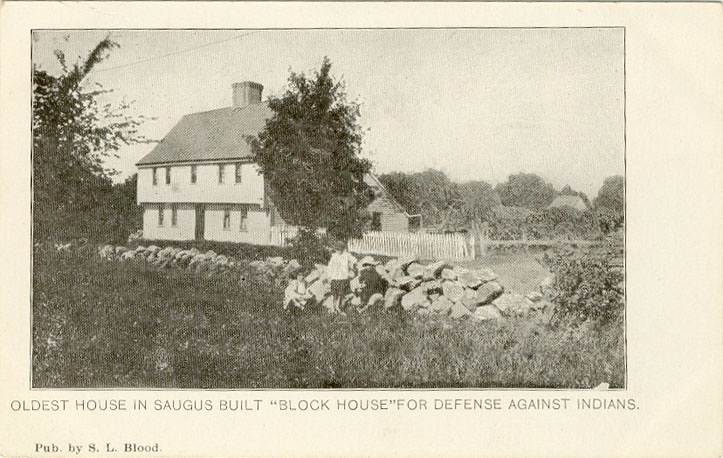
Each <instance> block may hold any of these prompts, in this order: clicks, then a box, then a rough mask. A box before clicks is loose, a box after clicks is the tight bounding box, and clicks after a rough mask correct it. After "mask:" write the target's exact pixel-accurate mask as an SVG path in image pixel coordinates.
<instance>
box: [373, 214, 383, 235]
mask: <svg viewBox="0 0 723 458" xmlns="http://www.w3.org/2000/svg"><path fill="white" fill-rule="evenodd" d="M371 230H372V231H381V230H382V214H381V212H372V224H371Z"/></svg>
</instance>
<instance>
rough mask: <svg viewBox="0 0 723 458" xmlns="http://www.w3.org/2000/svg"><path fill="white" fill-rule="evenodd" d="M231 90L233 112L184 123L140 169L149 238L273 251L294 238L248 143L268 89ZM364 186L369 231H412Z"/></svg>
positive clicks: (381, 194) (392, 205)
mask: <svg viewBox="0 0 723 458" xmlns="http://www.w3.org/2000/svg"><path fill="white" fill-rule="evenodd" d="M232 88H233V98H232V100H233V104H232V106H230V107H227V108H219V109H217V110H211V111H204V112H200V113H192V114H188V115H186V116H184V117H183V118H181V120H180V121H179V122H178V124H176V125H175V126H174V127H173V129H171V131H170V132H169V133H168V134H167V135H166V136H165V138H163V140H161V142H160V143H158V144H157V145H156V146H155V148H153V150H152V151H151V152H150V153H148V154H147V155H146V156H144V157H143V158H142V159H141V160H140V161H138V163H137V164H136V166H137V167H138V189H137V198H138V204H139V205H141V206H142V207H143V237H144V238H145V239H153V240H193V239H196V240H213V241H227V242H246V243H254V244H269V243H272V244H273V243H274V240H276V239H274V236H273V234H275V233H276V234H278V233H279V230H282V233H285V230H286V229H289V231H290V232H293V229H294V228H289V227H288V226H286V225H285V223H284V221H282V220H281V218H280V217H279V215H278V213H277V211H276V210H275V208H274V206H273V203H272V202H271V201H270V200H269V198H268V196H267V194H266V192H265V186H264V177H263V176H262V175H260V174H259V172H258V167H257V165H256V164H255V163H254V162H253V160H252V152H251V148H250V146H249V144H248V143H247V141H246V137H247V136H252V135H256V134H257V133H258V132H259V131H261V129H263V128H264V126H265V121H266V119H268V118H270V117H271V116H272V112H271V110H270V109H269V107H268V106H267V104H266V103H265V102H262V100H261V93H262V91H263V86H262V85H261V84H259V83H254V82H250V81H246V82H242V83H235V84H233V86H232ZM365 180H366V182H367V184H369V185H370V186H371V187H372V188H374V190H375V193H376V195H377V198H376V199H375V200H374V201H373V202H372V203H371V205H370V206H369V208H368V211H369V212H370V214H371V224H370V228H369V229H370V230H372V231H392V232H407V231H408V229H409V218H410V215H408V214H407V213H406V212H405V210H404V209H403V208H402V206H401V205H399V203H398V202H397V201H395V200H394V198H393V197H392V196H391V195H389V194H388V193H387V191H386V190H385V189H384V187H383V186H382V185H381V183H380V182H379V180H378V179H377V178H376V177H375V176H373V175H371V174H369V175H367V176H366V177H365Z"/></svg>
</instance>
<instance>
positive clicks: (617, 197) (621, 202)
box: [593, 175, 625, 214]
mask: <svg viewBox="0 0 723 458" xmlns="http://www.w3.org/2000/svg"><path fill="white" fill-rule="evenodd" d="M593 204H594V206H595V208H606V209H609V210H612V211H614V212H616V213H621V214H622V213H624V212H625V179H624V178H623V177H622V176H621V175H614V176H611V177H607V178H605V181H604V182H603V185H602V187H601V188H600V191H598V193H597V197H596V198H595V201H594V202H593Z"/></svg>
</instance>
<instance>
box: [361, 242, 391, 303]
mask: <svg viewBox="0 0 723 458" xmlns="http://www.w3.org/2000/svg"><path fill="white" fill-rule="evenodd" d="M377 264H379V263H378V262H376V261H375V260H374V258H372V257H371V256H365V257H364V258H362V260H361V261H359V266H360V270H359V284H360V287H361V288H360V290H359V299H360V302H361V307H360V309H359V311H360V312H363V311H365V310H367V309H368V308H370V307H371V308H374V307H376V306H377V305H380V304H382V303H383V302H384V293H385V292H386V291H387V287H388V286H389V285H388V284H387V281H386V280H385V279H384V278H382V276H381V275H379V272H377V271H376V266H377Z"/></svg>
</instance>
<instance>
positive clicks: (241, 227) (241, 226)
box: [239, 208, 249, 232]
mask: <svg viewBox="0 0 723 458" xmlns="http://www.w3.org/2000/svg"><path fill="white" fill-rule="evenodd" d="M240 213H241V222H240V223H239V230H240V231H241V232H246V231H247V230H248V228H247V227H246V220H247V219H248V216H249V211H248V209H246V208H242V209H241V212H240Z"/></svg>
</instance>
